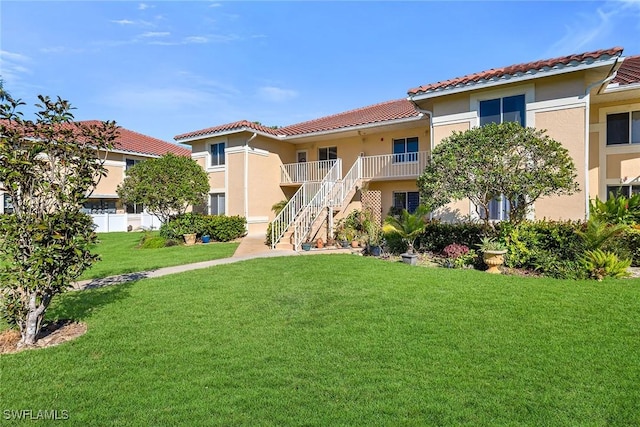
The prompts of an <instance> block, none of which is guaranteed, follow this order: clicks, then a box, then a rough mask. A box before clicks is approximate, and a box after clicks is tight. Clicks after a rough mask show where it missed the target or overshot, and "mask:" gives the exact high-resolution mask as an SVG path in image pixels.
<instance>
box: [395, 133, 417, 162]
mask: <svg viewBox="0 0 640 427" xmlns="http://www.w3.org/2000/svg"><path fill="white" fill-rule="evenodd" d="M417 161H418V137H413V138H402V139H394V140H393V163H401V162H417Z"/></svg>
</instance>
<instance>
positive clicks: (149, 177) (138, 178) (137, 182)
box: [118, 153, 209, 222]
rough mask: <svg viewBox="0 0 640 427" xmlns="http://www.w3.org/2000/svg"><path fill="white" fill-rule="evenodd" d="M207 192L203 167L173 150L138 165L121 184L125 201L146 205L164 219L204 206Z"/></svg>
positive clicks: (119, 187)
mask: <svg viewBox="0 0 640 427" xmlns="http://www.w3.org/2000/svg"><path fill="white" fill-rule="evenodd" d="M208 192H209V178H208V177H207V174H206V172H205V171H204V169H202V168H201V167H200V166H199V165H198V163H196V162H195V161H194V160H193V159H190V158H189V157H184V156H176V155H175V154H171V153H168V154H165V155H164V156H162V157H160V158H157V159H150V160H145V161H144V162H140V163H138V164H136V165H135V166H133V167H132V168H131V169H129V170H128V171H127V177H126V178H125V179H124V181H123V182H122V184H121V185H119V186H118V195H119V196H120V198H121V199H122V200H123V201H124V202H125V203H127V204H134V203H137V204H140V203H141V204H143V205H144V206H145V208H146V209H147V210H148V211H149V212H151V213H153V214H154V215H156V216H157V217H158V218H159V219H160V221H162V222H167V221H169V220H170V219H171V218H173V217H175V216H177V215H181V214H183V213H185V212H186V210H187V208H188V207H189V206H190V205H192V206H198V205H202V204H203V203H205V197H206V194H207V193H208Z"/></svg>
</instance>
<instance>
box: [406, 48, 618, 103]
mask: <svg viewBox="0 0 640 427" xmlns="http://www.w3.org/2000/svg"><path fill="white" fill-rule="evenodd" d="M621 53H622V48H621V47H614V48H611V49H602V50H596V51H594V52H586V53H580V54H574V55H569V56H562V57H559V58H553V59H545V60H539V61H534V62H527V63H525V64H517V65H511V66H508V67H502V68H492V69H490V70H487V71H482V72H480V73H475V74H468V75H466V76H462V77H456V78H454V79H450V80H445V81H442V82H437V83H432V84H428V85H424V86H419V87H417V88H414V89H410V90H409V91H408V94H409V95H417V94H422V93H426V92H435V91H440V90H445V89H452V88H454V87H461V86H467V85H473V84H477V83H483V82H485V81H488V80H498V79H501V78H505V77H509V76H518V75H522V74H525V73H529V72H536V71H546V70H549V69H552V68H556V67H562V66H566V65H570V64H576V63H578V64H579V63H585V62H586V63H588V62H590V61H594V60H597V59H599V58H601V57H612V56H615V55H620V54H621ZM625 62H626V61H625Z"/></svg>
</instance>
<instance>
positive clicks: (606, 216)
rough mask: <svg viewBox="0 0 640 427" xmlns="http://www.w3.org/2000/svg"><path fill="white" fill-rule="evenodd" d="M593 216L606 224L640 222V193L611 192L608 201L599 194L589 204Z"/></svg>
mask: <svg viewBox="0 0 640 427" xmlns="http://www.w3.org/2000/svg"><path fill="white" fill-rule="evenodd" d="M589 211H590V213H591V218H593V219H595V220H597V221H600V222H603V223H606V224H627V225H631V224H636V223H638V222H640V194H634V195H633V196H631V197H628V198H627V197H625V196H624V195H622V194H621V195H618V196H617V197H616V196H615V195H614V194H613V193H610V195H609V198H608V199H607V200H606V201H604V202H603V201H602V200H600V199H599V198H598V197H597V196H596V198H595V200H591V202H590V204H589Z"/></svg>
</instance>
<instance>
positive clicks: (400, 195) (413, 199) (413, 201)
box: [393, 191, 420, 213]
mask: <svg viewBox="0 0 640 427" xmlns="http://www.w3.org/2000/svg"><path fill="white" fill-rule="evenodd" d="M418 206H420V193H419V192H417V191H394V192H393V211H394V212H397V213H399V212H401V211H402V210H403V209H406V210H407V211H408V212H409V213H414V212H415V211H416V210H417V209H418Z"/></svg>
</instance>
